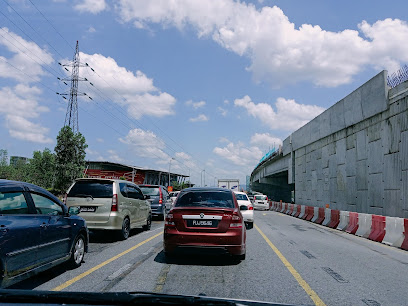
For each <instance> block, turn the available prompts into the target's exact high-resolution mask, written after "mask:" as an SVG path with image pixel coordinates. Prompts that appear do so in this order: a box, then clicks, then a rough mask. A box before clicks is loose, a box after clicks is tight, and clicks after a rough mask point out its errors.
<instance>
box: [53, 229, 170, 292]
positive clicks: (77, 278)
mask: <svg viewBox="0 0 408 306" xmlns="http://www.w3.org/2000/svg"><path fill="white" fill-rule="evenodd" d="M162 234H163V231H161V232H160V233H158V234H156V235H154V236H152V237H150V238H147V239H146V240H145V241H142V242H140V243H138V244H136V245H134V246H133V247H131V248H130V249H127V250H126V251H123V252H122V253H120V254H118V255H116V256H113V257H111V258H109V259H108V260H105V261H104V262H102V263H100V264H99V265H97V266H95V267H93V268H91V269H89V270H88V271H85V272H84V273H81V274H79V275H78V276H76V277H74V278H73V279H71V280H69V281H66V282H65V283H63V284H61V285H59V286H58V287H55V288H54V289H52V291H61V290H63V289H65V288H67V287H69V286H71V285H72V284H74V283H76V282H77V281H79V280H80V279H82V278H84V277H85V276H88V275H89V274H91V273H93V272H95V271H96V270H98V269H100V268H102V267H103V266H106V265H107V264H108V263H111V262H112V261H114V260H116V259H118V258H120V257H122V256H123V255H126V254H127V253H129V252H132V251H133V250H135V249H137V248H138V247H140V246H141V245H143V244H145V243H147V242H149V241H150V240H153V239H154V238H156V237H159V236H160V235H162Z"/></svg>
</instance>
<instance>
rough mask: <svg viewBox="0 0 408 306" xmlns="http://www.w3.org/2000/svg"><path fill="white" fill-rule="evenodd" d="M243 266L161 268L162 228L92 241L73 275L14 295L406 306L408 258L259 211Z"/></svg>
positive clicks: (47, 276) (185, 262) (164, 263)
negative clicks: (117, 294)
mask: <svg viewBox="0 0 408 306" xmlns="http://www.w3.org/2000/svg"><path fill="white" fill-rule="evenodd" d="M255 224H256V226H255V227H254V228H253V229H251V230H248V231H247V258H246V260H244V261H234V260H231V259H230V258H229V257H220V256H214V257H208V256H206V257H196V256H183V257H177V258H176V259H172V260H166V258H165V256H164V254H163V252H162V229H163V222H162V221H155V222H153V226H152V229H151V230H150V231H147V232H143V231H134V232H133V233H132V236H131V237H130V238H129V239H128V240H126V241H116V240H115V237H114V236H111V235H107V234H99V235H92V236H91V243H90V250H89V253H88V254H87V256H86V258H85V262H84V263H83V264H82V266H81V267H80V268H78V269H74V270H66V269H65V268H64V267H62V266H61V267H57V268H54V269H52V270H50V271H48V272H46V273H42V274H40V275H38V276H36V277H34V278H31V279H29V280H27V281H24V282H22V283H19V284H16V285H14V286H13V288H21V289H35V290H64V291H89V292H108V291H153V292H162V293H172V294H192V295H198V294H205V295H207V296H217V297H230V298H239V299H252V300H261V301H269V302H277V303H288V304H309V305H313V304H316V305H319V304H320V305H324V304H326V305H407V303H408V290H407V288H408V287H407V286H408V252H407V251H403V250H400V249H397V248H393V247H389V246H385V245H383V244H380V243H377V242H372V241H369V240H366V239H363V238H360V237H356V236H354V235H350V234H347V233H344V232H340V231H337V230H333V229H329V228H326V227H323V226H320V225H316V224H313V223H310V222H307V221H304V220H299V219H297V218H293V217H290V216H286V215H282V214H280V213H276V212H272V211H266V212H261V211H256V212H255Z"/></svg>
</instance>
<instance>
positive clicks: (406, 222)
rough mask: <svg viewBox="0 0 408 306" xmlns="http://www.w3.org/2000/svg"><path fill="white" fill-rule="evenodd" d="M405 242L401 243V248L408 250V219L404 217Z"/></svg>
mask: <svg viewBox="0 0 408 306" xmlns="http://www.w3.org/2000/svg"><path fill="white" fill-rule="evenodd" d="M404 235H405V239H404V242H403V243H402V244H401V249H404V250H408V219H404Z"/></svg>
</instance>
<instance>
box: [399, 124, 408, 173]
mask: <svg viewBox="0 0 408 306" xmlns="http://www.w3.org/2000/svg"><path fill="white" fill-rule="evenodd" d="M407 117H408V116H407ZM399 148H400V149H399V152H400V157H401V170H408V131H405V132H402V133H401V142H400V146H399Z"/></svg>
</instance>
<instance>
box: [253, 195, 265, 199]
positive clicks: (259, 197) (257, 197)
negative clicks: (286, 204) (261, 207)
mask: <svg viewBox="0 0 408 306" xmlns="http://www.w3.org/2000/svg"><path fill="white" fill-rule="evenodd" d="M255 200H266V196H265V195H261V196H255Z"/></svg>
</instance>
